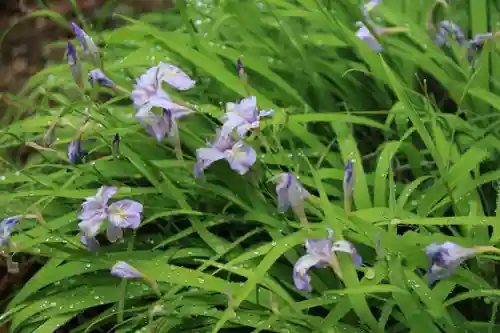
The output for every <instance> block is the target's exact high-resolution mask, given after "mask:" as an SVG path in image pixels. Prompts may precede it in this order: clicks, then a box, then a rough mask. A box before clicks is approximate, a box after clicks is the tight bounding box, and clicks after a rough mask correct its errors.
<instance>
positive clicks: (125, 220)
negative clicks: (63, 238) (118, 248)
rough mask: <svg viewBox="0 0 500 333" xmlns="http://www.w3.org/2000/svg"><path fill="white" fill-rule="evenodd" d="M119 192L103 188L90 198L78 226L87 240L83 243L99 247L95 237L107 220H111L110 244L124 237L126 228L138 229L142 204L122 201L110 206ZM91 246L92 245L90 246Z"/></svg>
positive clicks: (110, 188)
mask: <svg viewBox="0 0 500 333" xmlns="http://www.w3.org/2000/svg"><path fill="white" fill-rule="evenodd" d="M116 192H117V188H116V187H107V186H102V187H101V188H100V189H99V191H98V192H97V194H96V195H95V196H93V197H88V198H87V199H86V200H85V202H84V203H83V205H82V211H81V212H80V214H79V215H78V218H79V219H80V220H81V222H80V223H79V224H78V227H79V228H80V230H82V232H83V234H84V236H85V238H84V239H82V242H83V243H84V244H86V245H88V246H89V249H91V247H96V246H98V245H99V243H98V242H97V240H95V236H96V235H97V234H98V233H99V229H100V228H101V226H102V224H103V222H104V220H105V219H108V220H109V224H108V227H107V230H106V236H107V238H108V240H109V241H110V242H116V241H117V240H118V239H120V238H122V237H123V230H122V229H124V228H130V229H137V228H138V227H139V225H140V223H141V213H142V210H143V206H142V204H140V203H139V202H137V201H133V200H127V199H126V200H120V201H117V202H115V203H113V204H111V205H108V201H109V199H110V198H111V197H112V196H113V195H115V194H116ZM89 244H90V245H89Z"/></svg>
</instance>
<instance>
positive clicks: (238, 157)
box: [195, 130, 257, 176]
mask: <svg viewBox="0 0 500 333" xmlns="http://www.w3.org/2000/svg"><path fill="white" fill-rule="evenodd" d="M216 135H217V136H216V138H215V140H214V142H213V143H209V144H208V146H209V147H208V148H198V149H197V150H196V159H197V161H198V163H197V165H196V166H195V176H199V175H200V174H201V171H202V170H204V169H206V168H208V167H209V166H210V165H211V164H212V163H214V162H215V161H219V160H222V159H225V160H226V161H227V162H228V163H229V166H230V167H231V169H233V170H234V171H236V172H238V173H239V174H240V175H244V174H246V173H247V172H248V170H249V169H250V167H251V166H252V165H253V164H254V163H255V161H256V160H257V153H256V152H255V150H254V149H253V148H252V146H250V145H249V144H247V143H245V142H243V141H235V140H233V139H231V138H230V137H229V136H224V135H222V131H219V130H218V131H217V134H216Z"/></svg>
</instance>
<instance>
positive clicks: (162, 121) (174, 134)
mask: <svg viewBox="0 0 500 333" xmlns="http://www.w3.org/2000/svg"><path fill="white" fill-rule="evenodd" d="M191 113H193V111H191V110H189V109H186V108H174V109H163V115H162V116H161V117H160V116H157V115H156V114H155V113H154V112H153V111H151V110H146V109H142V110H141V111H139V112H138V113H137V114H136V115H135V117H136V118H137V120H138V121H139V123H140V124H141V125H142V126H143V127H144V128H145V129H146V131H147V132H148V133H149V134H150V135H151V136H152V137H154V138H156V140H157V141H158V142H162V141H163V140H164V138H165V136H166V135H168V137H169V138H170V139H171V141H172V142H173V143H176V142H177V141H179V127H178V125H177V120H178V119H180V118H182V117H184V116H186V115H188V114H191Z"/></svg>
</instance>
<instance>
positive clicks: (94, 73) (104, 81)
mask: <svg viewBox="0 0 500 333" xmlns="http://www.w3.org/2000/svg"><path fill="white" fill-rule="evenodd" d="M89 83H90V85H91V86H92V87H93V86H94V84H95V83H97V84H99V85H100V86H102V87H108V88H116V84H115V83H114V82H113V81H111V79H110V78H109V77H107V76H106V74H104V73H103V71H101V70H100V69H98V68H97V69H93V70H91V71H90V72H89Z"/></svg>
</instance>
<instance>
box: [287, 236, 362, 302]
mask: <svg viewBox="0 0 500 333" xmlns="http://www.w3.org/2000/svg"><path fill="white" fill-rule="evenodd" d="M305 247H306V251H307V252H306V254H305V255H303V256H302V257H300V258H299V260H297V262H296V263H295V265H294V267H293V281H294V284H295V287H296V288H297V289H298V290H302V291H307V292H311V291H312V288H311V284H310V283H311V277H310V276H309V274H308V271H309V269H310V268H311V267H319V268H323V267H326V266H328V265H334V263H336V261H337V259H336V256H335V252H345V253H349V254H351V256H352V260H353V263H354V264H355V265H356V266H357V267H360V266H361V265H362V264H363V260H362V258H361V256H360V255H359V254H358V252H357V251H356V248H355V247H354V245H352V243H350V242H348V241H346V240H338V241H335V242H333V231H332V230H328V238H327V239H312V240H307V241H306V244H305Z"/></svg>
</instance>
